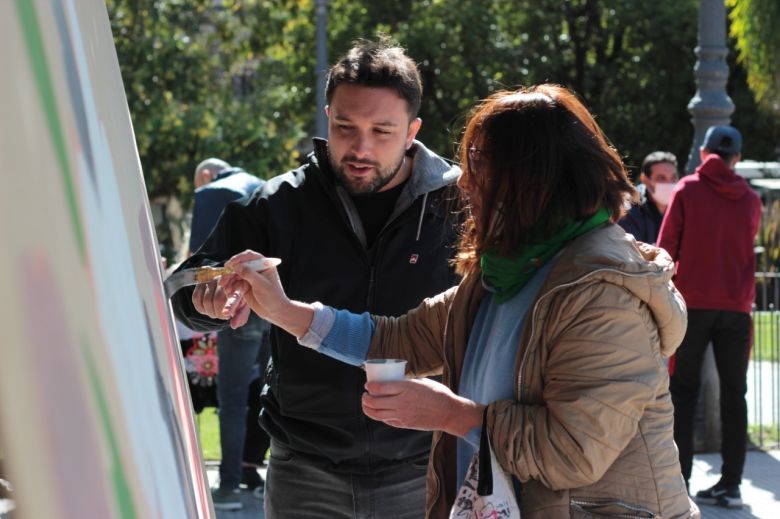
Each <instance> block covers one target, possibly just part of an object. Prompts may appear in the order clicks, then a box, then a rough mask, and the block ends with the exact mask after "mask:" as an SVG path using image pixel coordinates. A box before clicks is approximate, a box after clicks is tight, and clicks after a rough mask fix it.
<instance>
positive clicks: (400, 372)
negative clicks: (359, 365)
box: [363, 359, 406, 382]
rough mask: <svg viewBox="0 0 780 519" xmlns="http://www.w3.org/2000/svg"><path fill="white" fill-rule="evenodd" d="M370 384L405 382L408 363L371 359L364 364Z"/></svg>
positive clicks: (398, 360)
mask: <svg viewBox="0 0 780 519" xmlns="http://www.w3.org/2000/svg"><path fill="white" fill-rule="evenodd" d="M363 366H364V367H365V368H366V378H367V379H368V381H369V382H391V381H394V380H403V379H404V373H405V372H406V361H405V360H401V359H371V360H367V361H366V362H365V363H363Z"/></svg>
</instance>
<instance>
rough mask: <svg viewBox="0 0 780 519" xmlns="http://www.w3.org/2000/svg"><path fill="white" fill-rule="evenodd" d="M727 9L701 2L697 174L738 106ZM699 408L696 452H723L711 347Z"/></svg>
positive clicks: (691, 163)
mask: <svg viewBox="0 0 780 519" xmlns="http://www.w3.org/2000/svg"><path fill="white" fill-rule="evenodd" d="M727 54H728V47H727V46H726V6H725V2H724V0H700V2H699V45H698V47H696V56H697V57H698V60H697V61H696V65H695V66H694V69H693V73H694V76H695V77H696V89H697V90H696V94H695V95H694V96H693V99H691V101H690V102H689V103H688V111H689V112H690V113H691V116H692V117H691V122H692V123H693V127H694V136H693V144H692V145H691V151H690V154H689V155H688V163H687V164H686V165H685V172H686V173H693V172H694V170H695V169H696V167H697V166H698V165H699V164H700V163H701V158H700V157H699V148H701V145H702V143H703V142H704V134H705V133H706V132H707V128H709V127H710V126H714V125H721V124H729V123H730V122H731V114H732V113H733V112H734V103H733V102H732V101H731V98H730V97H729V96H728V94H727V93H726V82H727V81H728V78H729V67H728V65H727V64H726V55H727ZM699 395H700V398H699V403H698V406H697V409H696V418H695V424H696V425H695V427H694V450H697V451H705V452H716V451H718V450H719V449H720V439H721V426H720V382H719V377H718V370H717V368H716V367H715V356H714V355H713V352H712V348H707V351H706V353H705V355H704V359H703V363H702V367H701V390H700V391H699Z"/></svg>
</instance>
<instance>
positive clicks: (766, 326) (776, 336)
mask: <svg viewBox="0 0 780 519" xmlns="http://www.w3.org/2000/svg"><path fill="white" fill-rule="evenodd" d="M753 322H754V325H755V343H754V344H753V354H752V359H753V360H767V361H772V362H780V312H755V313H754V314H753Z"/></svg>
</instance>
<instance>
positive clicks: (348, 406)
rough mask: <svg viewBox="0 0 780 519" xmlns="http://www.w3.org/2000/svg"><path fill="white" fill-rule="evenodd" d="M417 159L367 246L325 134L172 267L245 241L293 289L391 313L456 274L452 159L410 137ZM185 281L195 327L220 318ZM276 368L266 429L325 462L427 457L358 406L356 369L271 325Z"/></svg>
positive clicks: (219, 254) (366, 465)
mask: <svg viewBox="0 0 780 519" xmlns="http://www.w3.org/2000/svg"><path fill="white" fill-rule="evenodd" d="M410 151H411V152H412V153H414V163H413V170H412V174H411V176H410V178H409V180H408V181H407V183H406V186H405V187H404V188H403V191H402V192H401V194H400V195H399V198H398V202H397V203H396V208H395V210H394V212H393V214H392V216H391V217H390V219H389V220H388V223H387V224H386V225H385V226H384V228H383V229H382V230H381V231H380V233H379V235H378V236H377V237H376V239H375V240H374V242H373V244H372V246H371V248H370V249H367V248H366V246H365V243H366V240H365V234H364V232H363V229H362V224H361V221H360V218H359V216H358V214H357V212H356V210H355V207H354V204H353V203H352V199H351V197H350V195H349V194H348V193H347V192H346V190H344V188H343V187H341V186H340V185H338V184H337V183H336V182H335V177H334V174H333V172H332V170H331V168H330V165H329V164H330V163H329V160H328V151H327V142H326V141H324V140H320V139H315V151H314V153H312V154H311V155H310V156H309V160H308V162H307V163H306V164H304V165H303V166H301V167H300V168H298V169H296V170H293V171H290V172H287V173H285V174H283V175H280V176H278V177H275V178H272V179H270V180H269V181H268V182H267V183H266V184H265V185H264V186H263V187H262V188H261V189H259V190H257V191H255V193H254V194H253V195H252V196H251V197H249V198H245V199H242V200H239V201H237V202H233V203H231V204H229V205H228V206H227V207H226V209H225V211H224V213H223V214H222V217H221V218H220V220H219V222H218V224H217V228H216V229H215V231H214V232H213V233H212V234H211V236H209V238H208V240H207V241H206V243H205V244H204V245H203V247H202V248H201V249H200V250H199V251H198V252H197V253H196V254H195V255H194V256H192V257H191V258H189V259H188V260H187V261H186V262H185V263H184V264H183V265H182V266H181V267H180V268H188V267H194V266H198V265H216V264H221V263H223V262H224V261H225V260H227V259H228V258H230V257H231V256H232V255H234V254H236V253H238V252H241V251H243V250H245V249H252V250H255V251H258V252H260V253H262V254H264V255H266V256H272V257H278V258H281V259H282V263H281V265H279V267H278V271H279V276H280V277H281V281H282V285H283V286H284V289H285V291H286V292H287V295H288V296H289V297H290V298H291V299H295V300H300V301H306V302H313V301H320V302H322V303H324V304H327V305H331V306H333V307H335V308H343V309H346V310H349V311H351V312H358V313H360V312H366V311H367V312H371V313H374V314H379V315H392V316H397V315H401V314H403V313H405V312H406V311H407V310H409V309H411V308H414V307H416V306H417V305H418V304H419V303H420V301H422V299H424V298H425V297H428V296H432V295H435V294H438V293H439V292H442V291H444V290H446V289H447V288H449V287H451V286H453V285H455V284H457V282H458V279H457V277H456V276H455V275H454V274H453V272H452V270H451V268H450V267H449V264H448V262H449V260H450V258H451V257H452V256H453V253H454V246H455V243H456V240H457V225H456V224H457V222H456V217H455V216H453V215H451V214H450V212H451V211H452V209H453V207H452V203H453V201H454V196H455V195H454V190H452V189H451V187H452V185H453V184H454V182H455V181H456V180H457V177H458V175H459V173H460V170H459V169H458V168H457V167H455V166H451V165H450V164H448V163H447V162H445V161H444V160H443V159H441V158H440V157H438V156H437V155H435V154H434V153H432V152H431V151H429V150H428V149H427V148H425V146H423V145H422V144H421V143H420V142H417V141H415V143H414V145H413V146H412V148H411V150H410ZM192 290H193V289H192V287H190V288H188V289H183V290H180V291H179V292H178V293H177V294H175V296H174V297H173V298H172V302H173V307H174V311H175V313H176V315H177V317H179V319H181V320H182V322H184V323H185V324H187V325H188V326H190V327H191V328H193V329H219V328H224V327H225V326H226V323H225V322H224V321H215V320H212V319H209V318H207V317H205V316H202V315H200V314H199V313H198V312H197V311H195V309H194V308H193V306H192V301H191V295H192ZM271 341H272V367H271V368H270V369H271V372H270V374H269V377H268V379H267V380H268V386H267V387H266V394H265V395H264V402H263V404H264V410H263V412H262V414H261V418H260V420H261V423H262V425H263V427H264V428H265V429H266V430H267V431H268V433H269V434H270V435H271V437H272V438H273V439H275V440H276V441H278V442H280V443H281V444H283V445H284V446H286V447H287V448H289V449H290V450H292V451H294V452H295V453H297V454H298V455H303V456H309V457H310V458H311V459H312V460H314V461H317V460H321V461H322V462H323V464H324V465H327V466H328V467H330V468H331V469H333V470H338V471H350V472H358V473H368V472H370V471H376V470H381V469H382V468H383V467H386V466H389V465H393V464H395V463H396V462H398V461H399V460H404V461H409V460H420V461H422V460H424V459H426V457H427V454H428V450H429V449H430V440H431V436H430V434H429V433H424V432H419V431H408V430H402V429H397V428H393V427H390V426H387V425H385V424H383V423H380V422H376V421H373V420H371V419H369V418H367V417H366V416H365V414H364V413H363V411H362V408H361V395H362V393H363V392H364V388H363V386H364V384H365V382H366V378H365V373H364V372H363V370H361V369H359V368H356V367H353V366H350V365H347V364H344V363H341V362H339V361H336V360H333V359H331V358H328V357H326V356H324V355H321V354H319V353H317V352H315V351H312V350H310V349H309V348H304V347H301V346H300V345H298V344H297V340H296V338H295V337H293V336H292V335H289V334H287V333H286V332H285V331H283V330H282V329H280V328H277V327H274V328H273V330H272V335H271Z"/></svg>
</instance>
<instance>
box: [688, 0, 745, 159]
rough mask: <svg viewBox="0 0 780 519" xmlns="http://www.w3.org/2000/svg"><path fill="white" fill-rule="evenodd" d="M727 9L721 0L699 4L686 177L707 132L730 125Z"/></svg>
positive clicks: (689, 108) (731, 106)
mask: <svg viewBox="0 0 780 519" xmlns="http://www.w3.org/2000/svg"><path fill="white" fill-rule="evenodd" d="M726 54H728V47H726V6H725V4H724V1H723V0H700V2H699V46H698V47H696V56H697V57H698V60H697V61H696V65H695V66H694V68H693V74H694V76H695V77H696V94H695V95H694V96H693V98H692V99H691V101H690V102H689V103H688V111H689V112H690V113H691V116H692V117H691V122H692V123H693V127H694V135H693V144H692V146H691V151H690V154H689V155H688V163H687V164H686V166H685V172H686V173H693V171H694V170H695V169H696V166H698V165H699V162H701V159H700V158H699V148H700V147H701V144H702V142H703V141H704V134H705V132H706V131H707V128H709V127H710V126H713V125H718V124H729V123H730V122H731V114H732V112H734V103H733V102H732V101H731V98H729V96H728V94H727V93H726V81H728V78H729V67H728V65H727V64H726Z"/></svg>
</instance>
